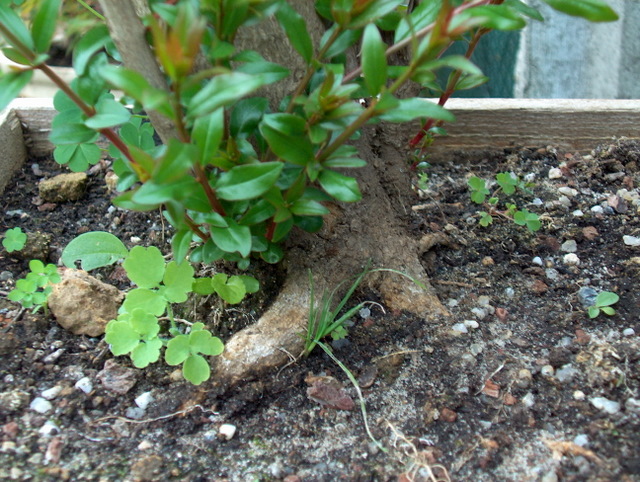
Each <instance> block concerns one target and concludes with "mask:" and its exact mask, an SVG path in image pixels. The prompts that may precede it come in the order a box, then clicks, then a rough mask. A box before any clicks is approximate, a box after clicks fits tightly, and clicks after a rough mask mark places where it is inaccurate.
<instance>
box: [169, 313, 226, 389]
mask: <svg viewBox="0 0 640 482" xmlns="http://www.w3.org/2000/svg"><path fill="white" fill-rule="evenodd" d="M223 350H224V345H223V344H222V341H220V339H219V338H216V337H215V336H211V333H209V332H208V331H207V330H205V329H204V324H203V323H195V324H194V325H193V326H192V327H191V330H190V332H189V334H188V335H178V336H176V337H175V338H173V339H172V340H170V341H169V343H167V351H166V352H165V361H166V362H167V364H169V365H179V364H181V363H182V364H183V365H182V373H183V374H184V377H185V378H186V379H187V380H189V381H190V382H191V383H193V384H194V385H200V384H201V383H202V382H204V381H205V380H208V379H209V376H210V374H211V368H210V367H209V362H207V360H206V359H205V358H204V357H203V356H202V355H206V356H217V355H220V354H221V353H222V351H223Z"/></svg>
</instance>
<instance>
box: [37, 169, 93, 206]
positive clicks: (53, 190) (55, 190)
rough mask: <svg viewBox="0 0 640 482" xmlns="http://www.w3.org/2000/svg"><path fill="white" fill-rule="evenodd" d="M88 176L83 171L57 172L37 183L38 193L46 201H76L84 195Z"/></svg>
mask: <svg viewBox="0 0 640 482" xmlns="http://www.w3.org/2000/svg"><path fill="white" fill-rule="evenodd" d="M87 182H88V177H87V174H86V173H84V172H72V173H68V174H59V175H57V176H55V177H52V178H51V179H44V180H42V181H40V184H38V193H39V195H40V197H41V198H42V200H43V201H46V202H54V203H59V202H68V201H77V200H79V199H81V198H82V196H84V193H85V191H86V188H87Z"/></svg>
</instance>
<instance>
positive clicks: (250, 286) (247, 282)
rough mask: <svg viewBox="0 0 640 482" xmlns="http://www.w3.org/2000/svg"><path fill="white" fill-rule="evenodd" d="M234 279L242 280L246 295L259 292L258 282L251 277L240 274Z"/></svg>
mask: <svg viewBox="0 0 640 482" xmlns="http://www.w3.org/2000/svg"><path fill="white" fill-rule="evenodd" d="M236 278H240V279H241V280H242V282H243V283H244V287H245V289H246V290H247V293H257V292H258V291H260V282H259V281H258V280H257V279H255V278H254V277H253V276H249V275H246V274H241V275H238V276H236Z"/></svg>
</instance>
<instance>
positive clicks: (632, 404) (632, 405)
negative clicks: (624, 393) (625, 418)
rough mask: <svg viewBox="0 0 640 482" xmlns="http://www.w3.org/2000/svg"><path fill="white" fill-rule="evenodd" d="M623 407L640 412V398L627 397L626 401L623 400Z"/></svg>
mask: <svg viewBox="0 0 640 482" xmlns="http://www.w3.org/2000/svg"><path fill="white" fill-rule="evenodd" d="M624 409H625V410H626V411H627V412H632V413H638V414H640V399H637V398H627V401H626V402H624Z"/></svg>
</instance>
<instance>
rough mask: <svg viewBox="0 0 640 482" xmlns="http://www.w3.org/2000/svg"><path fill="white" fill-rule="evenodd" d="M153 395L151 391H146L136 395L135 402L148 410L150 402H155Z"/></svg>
mask: <svg viewBox="0 0 640 482" xmlns="http://www.w3.org/2000/svg"><path fill="white" fill-rule="evenodd" d="M153 400H154V399H153V395H151V392H144V393H142V394H140V395H138V396H137V397H136V399H135V400H134V402H135V403H136V405H137V406H138V407H140V408H141V409H142V410H146V409H147V407H148V406H149V404H150V403H151V402H153Z"/></svg>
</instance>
